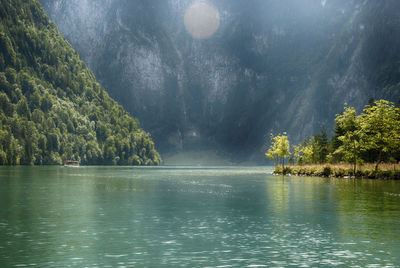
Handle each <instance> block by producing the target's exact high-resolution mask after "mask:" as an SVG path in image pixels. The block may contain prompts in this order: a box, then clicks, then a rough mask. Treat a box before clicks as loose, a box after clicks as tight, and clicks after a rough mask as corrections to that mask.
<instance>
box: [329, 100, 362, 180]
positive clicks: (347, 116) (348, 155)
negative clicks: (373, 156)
mask: <svg viewBox="0 0 400 268" xmlns="http://www.w3.org/2000/svg"><path fill="white" fill-rule="evenodd" d="M335 123H336V125H337V126H338V128H340V129H341V130H342V131H343V134H342V135H341V136H338V137H337V139H338V140H339V141H340V143H341V144H340V146H339V147H338V148H337V149H336V151H335V152H334V154H339V155H341V156H343V160H344V161H348V162H350V163H352V164H353V172H354V174H355V172H356V168H357V163H358V162H360V161H361V158H360V150H361V147H360V122H359V118H358V117H357V114H356V110H355V109H354V108H353V107H345V108H344V112H343V113H342V114H340V115H337V116H336V119H335Z"/></svg>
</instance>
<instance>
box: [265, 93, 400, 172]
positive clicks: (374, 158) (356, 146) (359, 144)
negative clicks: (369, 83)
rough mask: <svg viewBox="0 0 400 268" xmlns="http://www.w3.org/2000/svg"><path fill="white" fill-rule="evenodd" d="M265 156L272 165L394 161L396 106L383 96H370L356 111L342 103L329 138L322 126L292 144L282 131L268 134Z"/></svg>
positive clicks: (399, 131) (398, 127)
mask: <svg viewBox="0 0 400 268" xmlns="http://www.w3.org/2000/svg"><path fill="white" fill-rule="evenodd" d="M266 156H267V157H268V158H271V159H274V160H275V165H278V164H279V165H282V166H284V162H285V159H286V158H289V163H290V164H298V165H302V164H324V163H351V164H353V172H354V173H355V172H356V166H357V165H358V164H364V163H375V170H377V169H378V168H379V164H381V163H382V162H385V163H398V162H399V161H400V108H398V107H396V106H395V105H394V103H391V102H389V101H386V100H378V101H373V100H371V101H370V103H369V104H368V105H366V107H365V108H364V110H363V112H362V113H360V114H359V115H357V112H356V110H355V109H354V108H353V107H345V108H344V111H343V112H342V113H341V114H338V115H337V116H336V119H335V133H334V135H333V136H332V138H329V137H328V135H327V132H326V130H325V129H322V130H321V131H320V132H319V133H317V134H315V135H314V136H313V137H311V138H306V139H304V141H303V142H302V143H301V144H299V145H292V147H291V150H290V144H289V139H288V137H287V135H286V133H284V134H283V135H277V136H273V135H272V136H271V147H270V148H269V149H268V151H267V153H266Z"/></svg>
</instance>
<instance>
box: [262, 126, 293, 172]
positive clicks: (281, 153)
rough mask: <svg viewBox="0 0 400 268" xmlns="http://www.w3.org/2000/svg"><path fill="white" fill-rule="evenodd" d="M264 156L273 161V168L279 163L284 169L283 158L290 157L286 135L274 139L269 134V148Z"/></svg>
mask: <svg viewBox="0 0 400 268" xmlns="http://www.w3.org/2000/svg"><path fill="white" fill-rule="evenodd" d="M265 156H266V157H268V158H271V159H274V161H275V166H277V165H278V163H280V164H281V165H282V168H284V166H285V158H287V157H289V156H290V146H289V140H288V137H287V135H286V133H283V135H277V136H275V137H274V136H273V135H272V134H271V147H270V148H269V149H268V151H267V152H266V153H265Z"/></svg>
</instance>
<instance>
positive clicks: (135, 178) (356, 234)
mask: <svg viewBox="0 0 400 268" xmlns="http://www.w3.org/2000/svg"><path fill="white" fill-rule="evenodd" d="M271 171H272V168H271V167H218V168H200V167H157V168H139V167H79V168H65V167H54V166H50V167H1V168H0V267H35V266H36V267H331V266H338V267H400V182H399V181H374V180H353V179H333V178H309V177H280V176H272V175H270V173H271Z"/></svg>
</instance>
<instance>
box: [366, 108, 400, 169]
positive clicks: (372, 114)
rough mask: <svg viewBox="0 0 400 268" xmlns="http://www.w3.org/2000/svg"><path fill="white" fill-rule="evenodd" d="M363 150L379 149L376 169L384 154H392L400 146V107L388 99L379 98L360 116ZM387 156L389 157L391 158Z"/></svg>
mask: <svg viewBox="0 0 400 268" xmlns="http://www.w3.org/2000/svg"><path fill="white" fill-rule="evenodd" d="M359 121H360V123H359V124H360V137H361V143H362V144H361V146H362V150H364V151H368V150H376V151H378V152H379V153H378V158H377V159H376V169H378V165H379V163H380V162H381V161H382V158H383V156H384V155H386V156H389V157H390V156H392V155H394V154H395V153H396V152H398V151H399V148H400V109H399V108H397V107H395V106H394V104H393V103H390V102H388V101H386V100H379V101H376V102H375V103H374V105H369V106H367V108H365V109H364V113H363V114H361V115H360V116H359ZM389 157H387V158H389Z"/></svg>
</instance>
